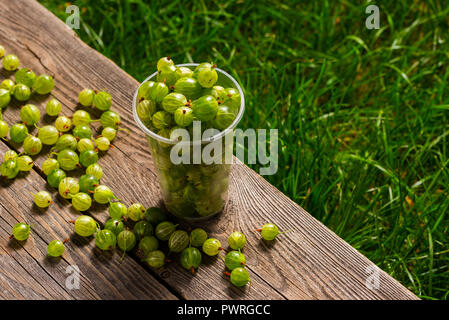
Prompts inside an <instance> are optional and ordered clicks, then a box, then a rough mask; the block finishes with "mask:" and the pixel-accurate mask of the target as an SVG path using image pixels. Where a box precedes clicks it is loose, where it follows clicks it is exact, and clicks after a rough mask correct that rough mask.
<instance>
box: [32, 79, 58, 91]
mask: <svg viewBox="0 0 449 320" xmlns="http://www.w3.org/2000/svg"><path fill="white" fill-rule="evenodd" d="M54 87H55V82H54V80H53V77H52V76H49V75H48V74H41V75H40V76H38V77H37V78H36V80H35V81H34V85H33V89H34V91H36V92H37V93H39V94H42V95H44V94H48V93H50V92H51V90H53V88H54Z"/></svg>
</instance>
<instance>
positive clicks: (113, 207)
mask: <svg viewBox="0 0 449 320" xmlns="http://www.w3.org/2000/svg"><path fill="white" fill-rule="evenodd" d="M127 215H128V208H127V207H126V206H125V205H124V204H123V203H121V202H111V204H110V205H109V217H110V218H111V219H113V220H120V219H122V218H123V217H126V216H127Z"/></svg>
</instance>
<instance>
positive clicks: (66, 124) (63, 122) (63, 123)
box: [55, 116, 72, 132]
mask: <svg viewBox="0 0 449 320" xmlns="http://www.w3.org/2000/svg"><path fill="white" fill-rule="evenodd" d="M55 127H56V129H57V130H58V131H59V132H67V131H69V130H70V129H71V128H72V120H70V119H69V118H68V117H66V116H59V117H58V118H57V119H56V121H55Z"/></svg>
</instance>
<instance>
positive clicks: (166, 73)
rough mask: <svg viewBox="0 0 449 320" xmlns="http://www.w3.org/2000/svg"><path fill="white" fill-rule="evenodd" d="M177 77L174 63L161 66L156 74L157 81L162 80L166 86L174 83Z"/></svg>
mask: <svg viewBox="0 0 449 320" xmlns="http://www.w3.org/2000/svg"><path fill="white" fill-rule="evenodd" d="M178 79H179V75H178V73H177V72H176V66H174V65H169V66H163V67H162V68H161V70H160V71H159V72H158V74H157V81H159V82H164V83H165V84H166V85H167V86H172V85H174V84H175V82H176V81H177V80H178Z"/></svg>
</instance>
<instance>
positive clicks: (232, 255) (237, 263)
mask: <svg viewBox="0 0 449 320" xmlns="http://www.w3.org/2000/svg"><path fill="white" fill-rule="evenodd" d="M245 264H246V258H245V256H244V255H243V253H241V252H240V251H230V252H228V253H227V254H226V256H225V265H226V267H227V268H228V269H229V270H234V269H235V268H241V267H242V266H245Z"/></svg>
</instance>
